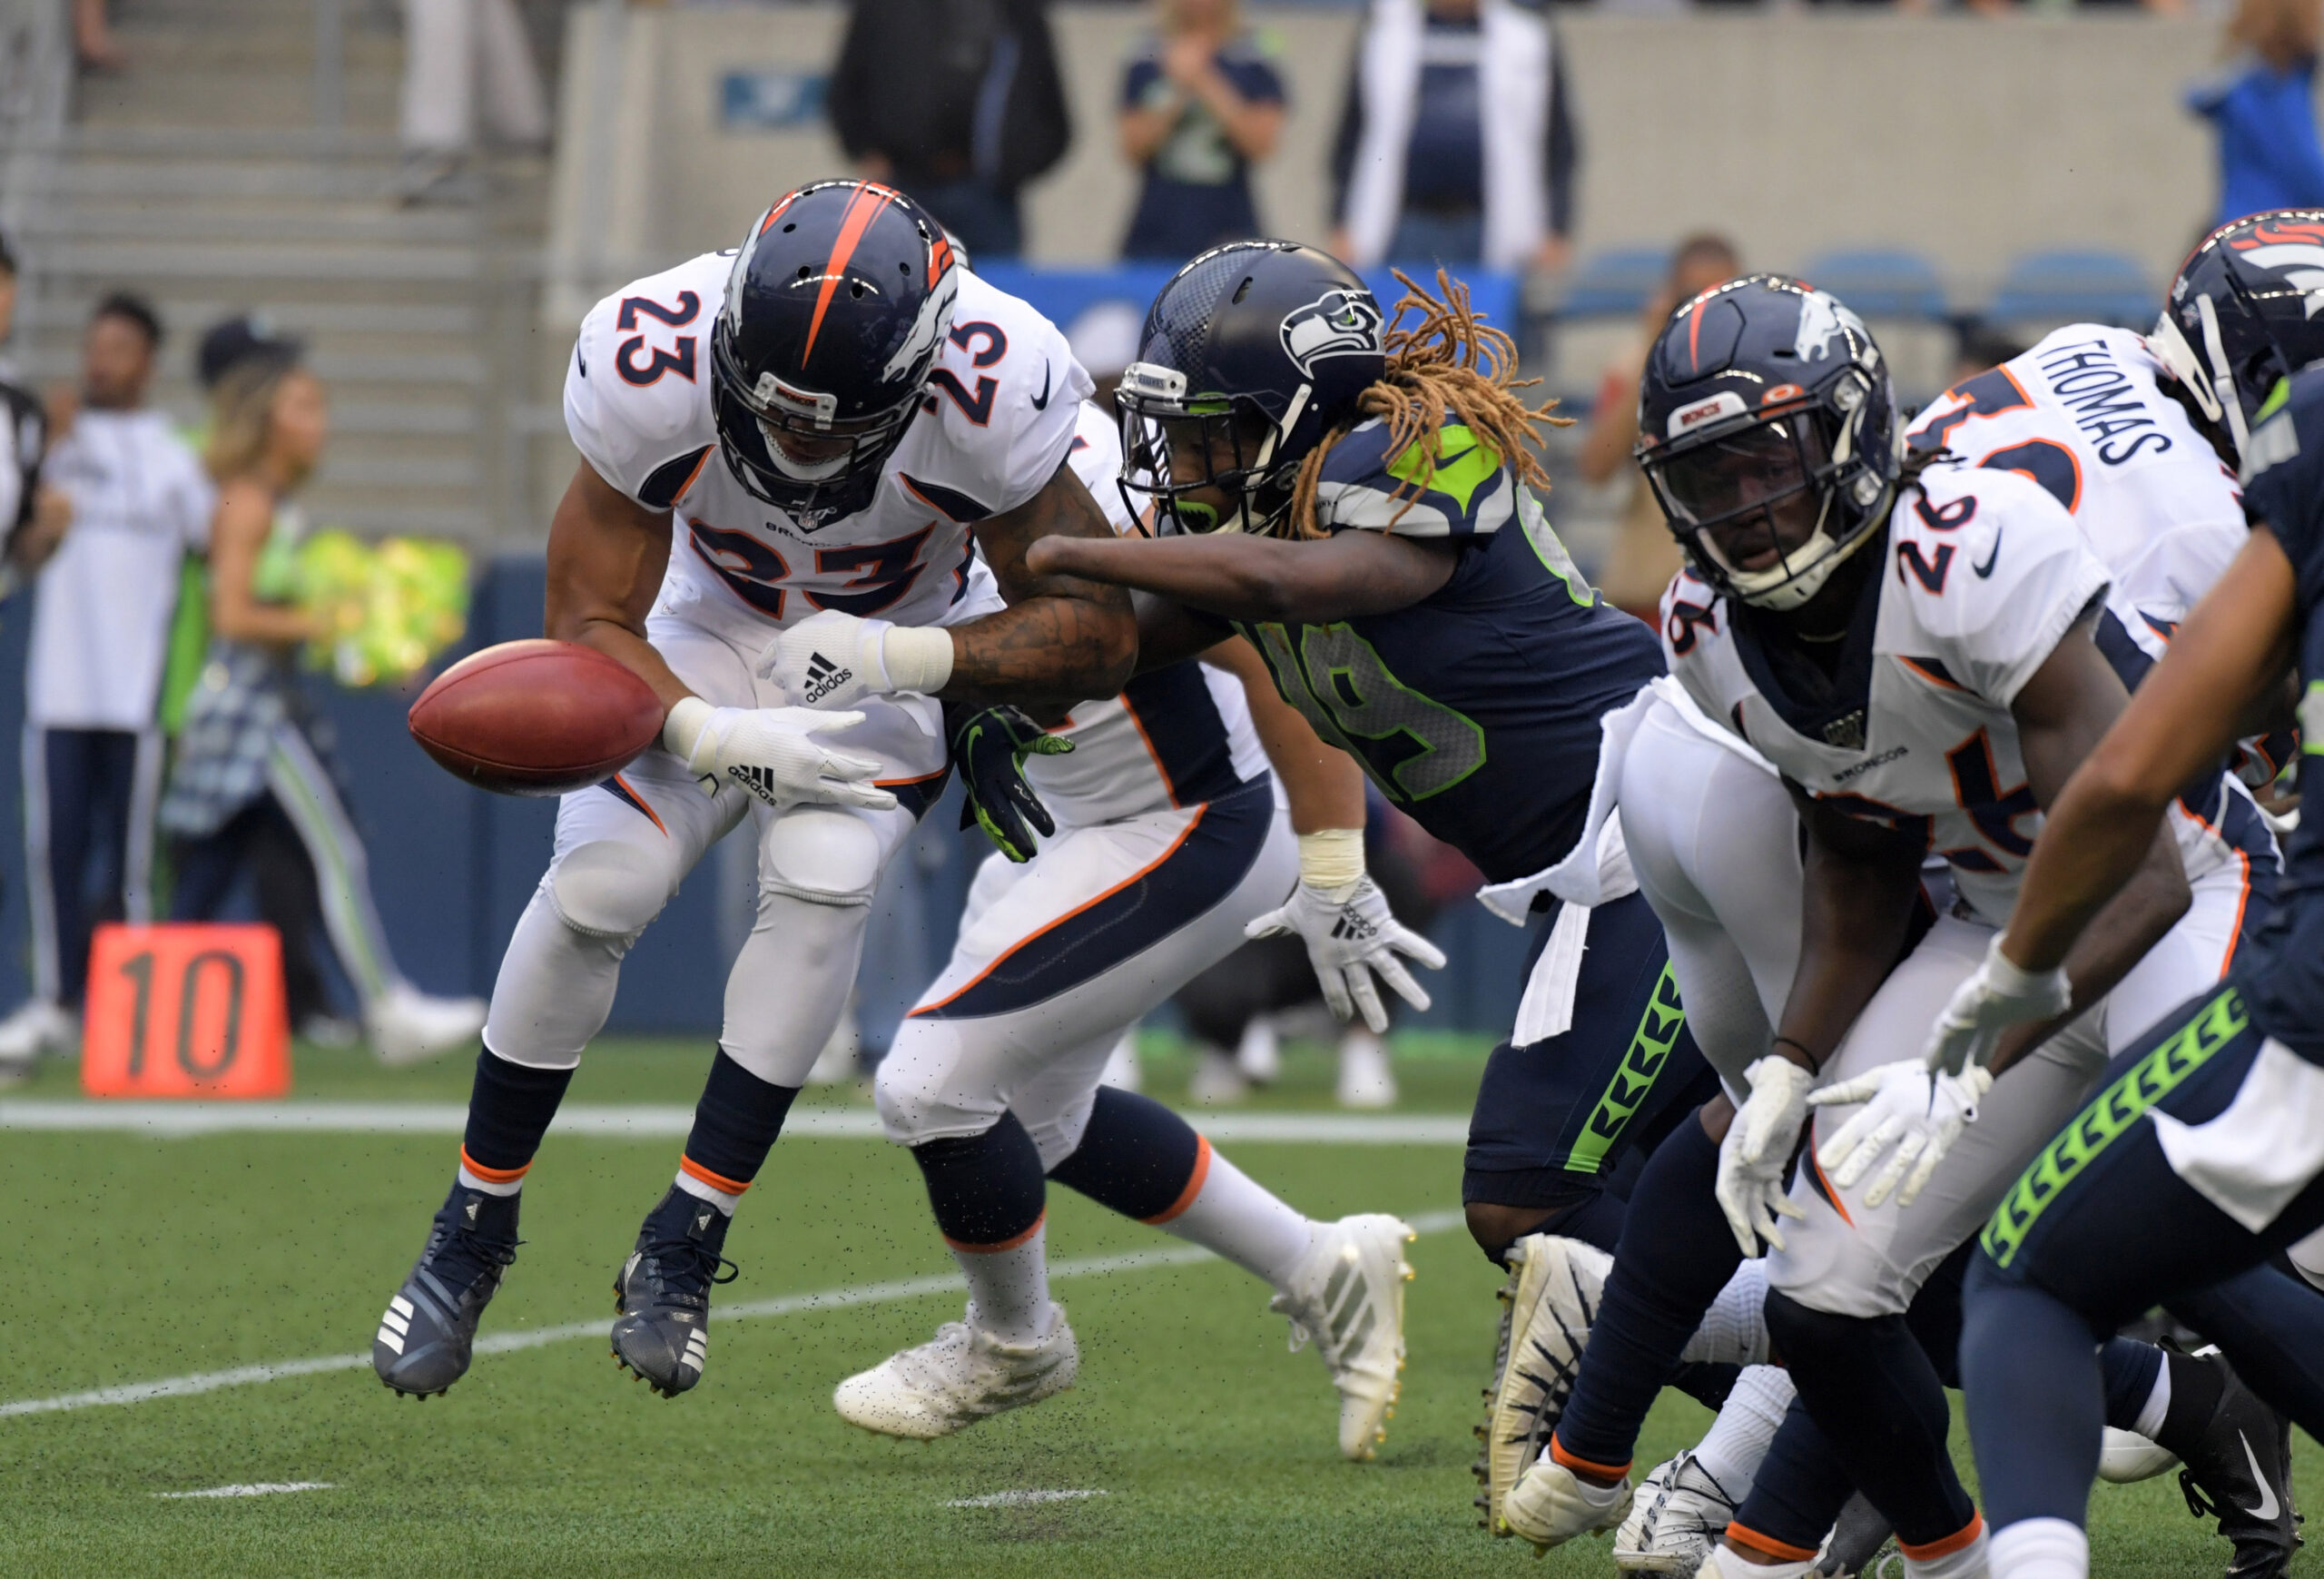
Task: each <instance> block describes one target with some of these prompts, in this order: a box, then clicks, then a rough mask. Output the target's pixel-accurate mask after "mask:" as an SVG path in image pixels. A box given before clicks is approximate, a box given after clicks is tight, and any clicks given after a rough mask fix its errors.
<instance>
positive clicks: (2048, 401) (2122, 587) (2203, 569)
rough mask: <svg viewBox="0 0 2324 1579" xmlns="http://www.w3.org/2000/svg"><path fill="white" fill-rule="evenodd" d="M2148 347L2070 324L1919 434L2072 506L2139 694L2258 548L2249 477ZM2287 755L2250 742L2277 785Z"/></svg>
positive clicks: (2251, 754) (1969, 383) (1958, 390)
mask: <svg viewBox="0 0 2324 1579" xmlns="http://www.w3.org/2000/svg"><path fill="white" fill-rule="evenodd" d="M2169 376H2170V375H2169V374H2168V373H2166V372H2164V370H2163V368H2162V362H2161V361H2160V360H2158V359H2157V358H2156V356H2155V355H2154V353H2153V351H2152V350H2150V349H2148V346H2147V343H2146V341H2145V340H2144V339H2143V338H2142V337H2141V336H2139V335H2136V334H2133V333H2132V332H2131V331H2128V330H2124V329H2108V328H2105V327H2103V326H2102V325H2098V324H2092V323H2077V324H2069V325H2068V326H2067V327H2065V328H2064V329H2061V330H2059V331H2056V332H2055V333H2053V334H2052V335H2050V336H2049V338H2047V339H2046V340H2043V341H2042V342H2041V343H2040V344H2038V345H2036V346H2035V347H2034V348H2033V350H2029V351H2027V352H2026V353H2025V354H2024V355H2023V356H2020V357H2018V358H2016V359H2015V360H2012V361H2008V362H2005V363H2004V364H2003V365H2002V366H2000V367H1998V368H1994V369H1991V370H1988V371H1985V372H1982V373H1979V374H1977V375H1976V376H1975V377H1974V378H1971V379H1965V380H1963V381H1962V382H1960V383H1958V384H1956V385H1955V386H1954V387H1953V388H1952V389H1950V390H1946V391H1945V394H1944V395H1942V396H1941V397H1939V398H1938V399H1937V400H1935V402H1934V403H1933V404H1932V405H1930V406H1929V408H1928V409H1927V410H1925V411H1923V412H1922V413H1921V415H1920V416H1919V418H1917V419H1915V422H1914V424H1913V429H1912V439H1913V440H1914V442H1915V445H1919V446H1929V445H1932V444H1934V443H1935V442H1942V443H1943V444H1944V445H1945V447H1946V448H1948V449H1951V450H1953V452H1954V453H1955V454H1957V455H1959V456H1961V457H1962V458H1963V459H1965V460H1966V461H1968V462H1969V463H1970V464H1971V465H1974V466H1980V467H1984V468H1987V469H1994V470H2007V471H2015V472H2020V473H2022V474H2024V476H2026V477H2029V478H2031V479H2033V480H2034V481H2035V482H2037V483H2040V484H2041V485H2042V487H2043V489H2045V490H2046V491H2047V492H2048V493H2049V494H2050V496H2051V497H2052V498H2055V499H2056V500H2057V501H2058V502H2059V503H2060V504H2062V505H2063V506H2064V507H2065V508H2066V511H2067V513H2068V514H2070V515H2072V516H2073V518H2074V523H2075V525H2077V526H2079V527H2080V528H2082V531H2083V537H2085V538H2088V539H2089V540H2090V546H2091V548H2093V549H2094V550H2095V551H2096V552H2097V555H2098V558H2099V560H2100V561H2101V562H2102V564H2104V565H2105V567H2106V568H2107V570H2108V571H2109V572H2110V573H2111V574H2112V577H2113V587H2112V590H2111V591H2110V592H2109V593H2108V594H2107V608H2108V615H2109V617H2108V618H2106V619H2103V620H2102V622H2101V626H2100V630H2099V633H2098V642H2099V646H2101V647H2102V649H2104V651H2105V652H2106V655H2107V656H2108V657H2109V658H2110V659H2112V661H2113V663H2114V666H2115V668H2116V670H2117V671H2118V672H2120V673H2121V674H2122V678H2123V683H2124V684H2126V685H2136V684H2137V683H2138V680H2139V678H2140V677H2141V676H2143V675H2144V673H2145V671H2146V669H2147V668H2148V667H2149V666H2152V664H2153V663H2154V662H2155V661H2156V660H2158V659H2160V658H2161V657H2162V654H2163V652H2164V650H2165V648H2166V647H2167V646H2169V644H2170V640H2171V636H2172V635H2173V634H2174V633H2175V632H2176V631H2177V630H2178V628H2179V625H2180V622H2181V620H2183V619H2185V618H2186V617H2187V613H2188V611H2189V610H2190V609H2191V608H2193V607H2194V606H2195V605H2196V604H2197V603H2198V602H2200V601H2201V599H2202V597H2203V595H2204V594H2205V593H2207V592H2209V591H2210V590H2211V587H2212V586H2213V584H2214V583H2216V582H2217V581H2218V580H2219V578H2220V577H2221V576H2222V575H2223V574H2225V573H2226V570H2227V567H2228V565H2229V563H2230V561H2232V560H2233V559H2234V558H2235V556H2236V555H2237V554H2238V553H2240V551H2241V550H2242V548H2243V545H2244V543H2245V542H2246V541H2248V540H2249V539H2250V535H2251V534H2250V528H2249V527H2248V526H2247V525H2246V524H2245V521H2244V516H2243V490H2242V489H2241V487H2240V484H2239V483H2238V482H2237V480H2236V477H2235V473H2234V472H2233V471H2231V470H2230V469H2228V467H2227V466H2226V464H2225V463H2224V462H2222V461H2221V459H2220V458H2219V453H2218V451H2216V450H2215V449H2212V448H2211V442H2210V441H2209V440H2208V439H2205V438H2204V437H2203V436H2202V435H2201V433H2200V432H2198V431H2197V430H2196V429H2195V425H2194V423H2193V421H2192V420H2191V419H2189V417H2188V415H2187V412H2186V409H2185V408H2184V407H2182V406H2181V405H2180V404H2179V402H2178V401H2176V400H2172V399H2171V397H2170V396H2169V395H2167V394H2165V393H2163V391H2162V388H2161V387H2160V383H2161V380H2164V379H2167V378H2168V377H2169ZM2286 745H2287V743H2285V742H2281V741H2271V740H2267V739H2260V740H2254V741H2251V742H2248V743H2247V744H2246V746H2245V760H2246V761H2247V762H2248V763H2249V764H2250V771H2248V772H2247V775H2246V776H2247V777H2248V778H2250V781H2251V782H2253V783H2265V782H2266V781H2267V780H2268V779H2270V778H2272V777H2274V776H2275V773H2276V769H2277V768H2278V767H2279V766H2280V765H2281V764H2280V761H2278V760H2277V758H2278V757H2280V756H2281V755H2282V754H2283V752H2284V750H2285V747H2286Z"/></svg>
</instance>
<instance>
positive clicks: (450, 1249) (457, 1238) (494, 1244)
mask: <svg viewBox="0 0 2324 1579" xmlns="http://www.w3.org/2000/svg"><path fill="white" fill-rule="evenodd" d="M524 1242H525V1241H524V1240H522V1239H485V1238H483V1237H481V1236H479V1235H478V1234H475V1233H471V1232H470V1231H469V1230H468V1229H467V1228H465V1227H448V1226H447V1225H445V1224H443V1223H438V1224H437V1225H436V1230H435V1234H434V1235H432V1236H430V1239H429V1243H428V1253H427V1256H426V1257H425V1259H426V1260H427V1261H428V1264H429V1265H430V1267H431V1268H434V1269H437V1277H438V1280H439V1281H441V1282H442V1283H444V1284H445V1286H446V1287H448V1288H449V1287H453V1281H452V1279H451V1278H445V1277H444V1276H443V1272H444V1271H445V1270H450V1271H455V1272H459V1273H463V1274H465V1276H464V1277H462V1278H460V1279H459V1281H458V1291H459V1292H460V1293H463V1294H465V1293H467V1292H468V1290H469V1289H471V1288H475V1287H476V1286H477V1284H478V1283H479V1282H481V1281H483V1280H484V1279H485V1278H487V1277H490V1276H492V1275H493V1274H494V1273H495V1272H497V1271H499V1270H501V1269H503V1268H507V1267H508V1266H510V1265H512V1264H514V1263H515V1261H516V1259H517V1246H518V1245H521V1244H523V1243H524Z"/></svg>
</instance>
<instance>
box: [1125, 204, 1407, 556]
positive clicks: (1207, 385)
mask: <svg viewBox="0 0 2324 1579" xmlns="http://www.w3.org/2000/svg"><path fill="white" fill-rule="evenodd" d="M1386 330H1387V322H1386V318H1385V315H1384V314H1383V313H1382V312H1381V311H1380V303H1379V302H1378V301H1376V300H1374V297H1373V294H1372V292H1371V291H1369V290H1368V289H1366V288H1365V286H1364V281H1362V280H1360V279H1358V278H1357V277H1356V275H1355V272H1354V270H1352V269H1350V268H1349V267H1348V266H1347V265H1346V264H1344V263H1343V262H1340V261H1339V260H1338V259H1336V258H1334V257H1333V256H1331V255H1330V254H1329V253H1327V252H1318V251H1316V250H1315V248H1313V247H1303V246H1298V245H1295V244H1294V243H1293V242H1235V243H1233V244H1231V245H1229V246H1224V247H1216V248H1214V249H1212V250H1211V251H1210V252H1205V253H1203V254H1202V255H1201V256H1200V257H1198V258H1196V259H1195V260H1194V261H1193V262H1190V263H1188V264H1187V266H1186V267H1185V268H1183V269H1181V270H1179V271H1177V274H1175V275H1174V276H1172V277H1171V280H1170V282H1169V283H1168V284H1167V285H1165V286H1164V287H1162V292H1161V294H1160V295H1158V296H1157V297H1156V298H1155V299H1154V305H1153V307H1152V308H1150V309H1149V310H1148V311H1147V314H1146V325H1145V328H1144V329H1143V330H1142V331H1140V333H1139V335H1138V360H1137V361H1135V362H1133V363H1131V364H1130V366H1129V367H1128V370H1125V371H1124V372H1123V374H1122V380H1121V386H1120V389H1119V391H1118V393H1117V394H1116V395H1115V397H1114V399H1115V400H1116V402H1117V404H1118V406H1119V407H1120V409H1121V418H1122V457H1123V460H1122V473H1123V480H1122V492H1123V496H1124V498H1127V499H1128V502H1129V506H1130V508H1131V510H1132V512H1133V513H1137V512H1138V511H1139V509H1140V501H1139V500H1138V498H1137V497H1135V496H1136V495H1138V494H1144V495H1146V496H1148V497H1149V498H1152V500H1153V502H1154V504H1155V507H1156V515H1157V521H1156V526H1157V528H1161V529H1170V528H1175V529H1177V530H1179V531H1212V530H1216V529H1217V528H1221V527H1227V528H1234V529H1236V530H1243V531H1252V532H1265V531H1272V530H1275V529H1276V528H1279V527H1280V526H1281V525H1282V524H1283V522H1284V520H1285V518H1286V517H1287V516H1288V515H1289V513H1290V509H1291V500H1292V494H1293V492H1294V489H1295V484H1296V482H1297V480H1298V476H1299V463H1300V462H1301V461H1302V460H1304V459H1306V457H1307V455H1308V454H1309V452H1311V451H1312V450H1314V449H1315V447H1316V446H1317V445H1318V444H1321V443H1322V442H1323V441H1324V437H1325V436H1326V435H1327V434H1329V433H1330V432H1331V431H1332V429H1334V428H1336V427H1338V426H1339V425H1341V424H1342V423H1344V422H1347V421H1350V420H1352V419H1354V416H1355V413H1356V403H1357V401H1358V400H1360V399H1361V398H1362V397H1363V394H1364V390H1367V389H1369V388H1370V387H1371V386H1372V385H1373V384H1374V383H1376V382H1377V381H1378V380H1379V378H1380V375H1381V372H1382V370H1383V369H1384V367H1385V366H1386V355H1387V351H1386ZM1174 454H1175V456H1176V457H1177V464H1176V467H1175V469H1174V467H1173V464H1172V458H1173V455H1174ZM1205 489H1216V490H1219V491H1220V492H1223V493H1224V494H1225V495H1226V498H1227V500H1228V501H1229V502H1228V506H1227V508H1226V510H1225V511H1224V512H1222V511H1221V510H1219V509H1218V508H1216V507H1215V506H1213V505H1211V504H1207V503H1205V502H1202V501H1200V500H1196V499H1195V498H1190V497H1188V496H1190V495H1192V494H1194V493H1196V492H1197V491H1200V490H1205Z"/></svg>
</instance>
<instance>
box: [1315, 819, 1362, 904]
mask: <svg viewBox="0 0 2324 1579" xmlns="http://www.w3.org/2000/svg"><path fill="white" fill-rule="evenodd" d="M1299 881H1300V882H1302V883H1305V884H1306V885H1307V886H1308V887H1310V888H1320V889H1323V890H1324V891H1325V892H1326V893H1328V892H1330V891H1332V890H1334V889H1340V888H1346V887H1349V886H1351V885H1353V884H1354V883H1361V882H1363V881H1364V830H1363V829H1362V828H1325V829H1323V830H1322V831H1321V832H1318V833H1314V834H1300V835H1299Z"/></svg>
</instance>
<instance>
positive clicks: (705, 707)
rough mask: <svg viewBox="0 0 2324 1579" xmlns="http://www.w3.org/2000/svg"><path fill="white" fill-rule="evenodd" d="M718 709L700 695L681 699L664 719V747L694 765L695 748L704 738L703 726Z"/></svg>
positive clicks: (688, 763) (684, 761)
mask: <svg viewBox="0 0 2324 1579" xmlns="http://www.w3.org/2000/svg"><path fill="white" fill-rule="evenodd" d="M715 711H716V709H715V708H714V707H713V706H711V705H710V704H709V703H707V702H705V701H704V700H703V699H702V698H701V697H699V696H685V697H682V698H680V699H679V701H678V702H677V704H676V705H675V706H673V707H672V708H671V709H670V714H669V716H668V717H666V718H665V719H663V720H662V749H663V750H665V751H666V752H668V753H669V754H670V755H673V756H675V757H676V758H677V759H678V760H679V761H680V762H683V763H684V764H686V765H688V766H690V767H691V766H692V765H694V745H696V743H698V742H699V741H700V740H701V739H702V726H703V725H705V724H707V723H709V722H710V715H711V714H712V713H714V712H715Z"/></svg>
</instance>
